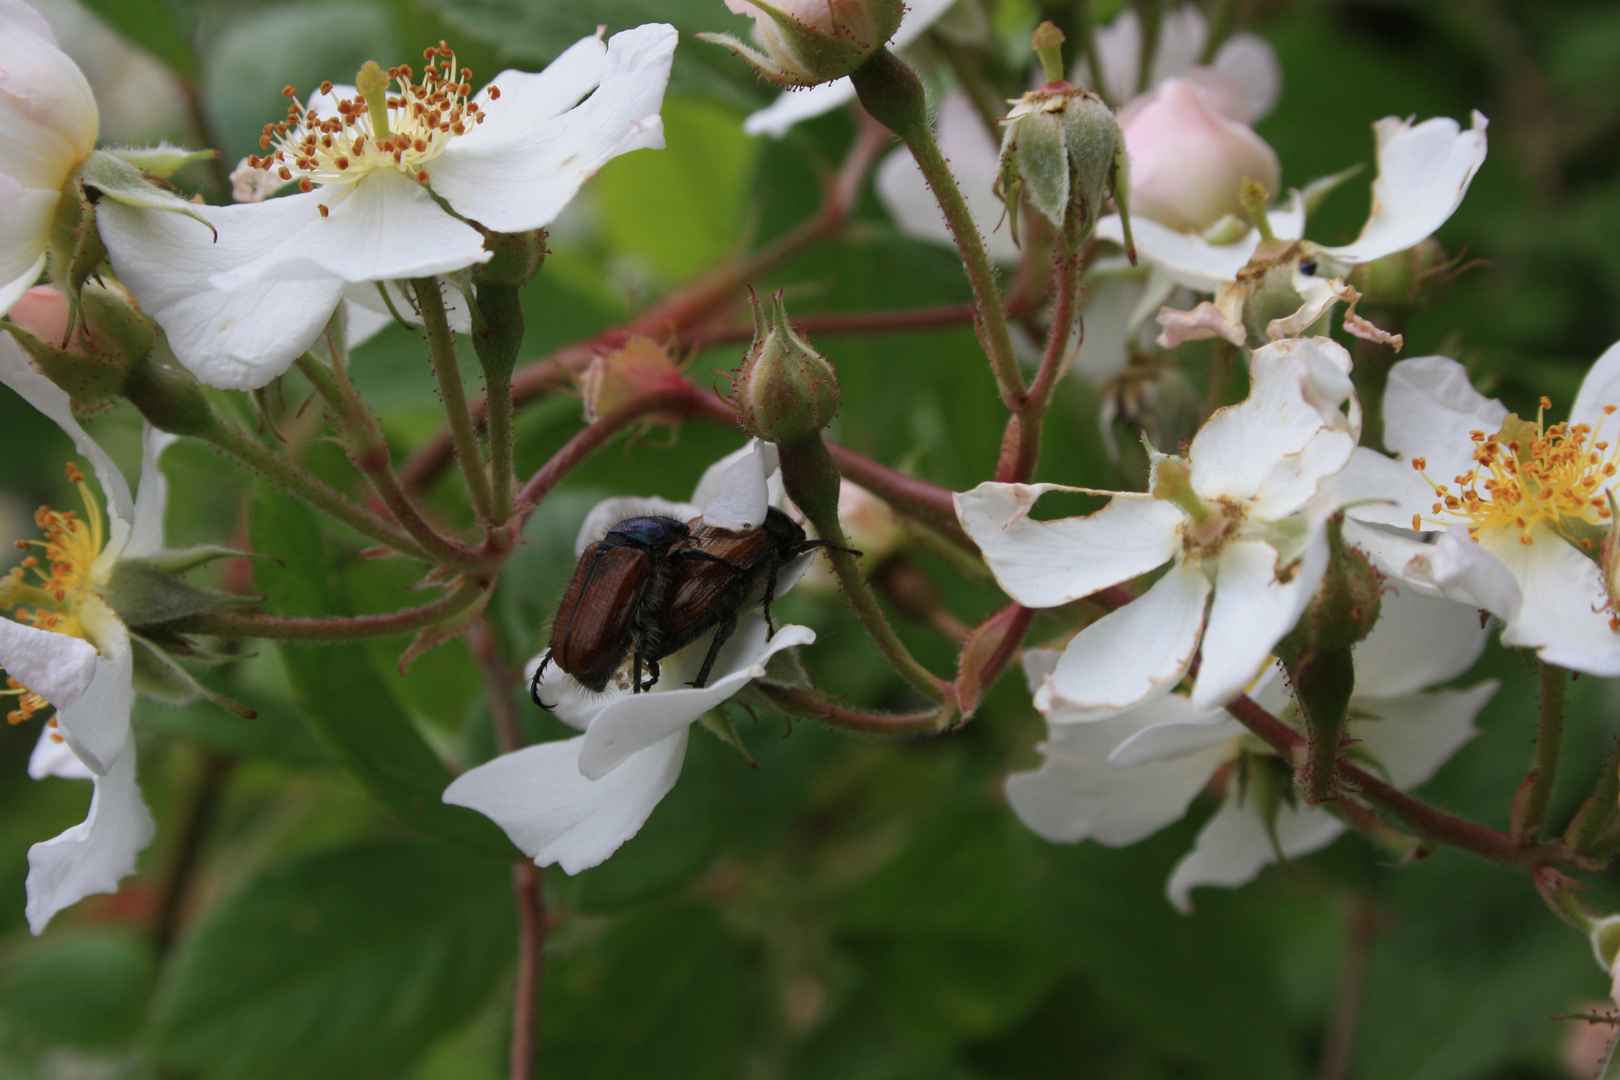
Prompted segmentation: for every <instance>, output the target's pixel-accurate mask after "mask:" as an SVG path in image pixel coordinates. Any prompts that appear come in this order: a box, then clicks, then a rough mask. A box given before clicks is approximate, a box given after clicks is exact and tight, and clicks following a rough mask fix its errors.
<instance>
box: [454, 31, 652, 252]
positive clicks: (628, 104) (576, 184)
mask: <svg viewBox="0 0 1620 1080" xmlns="http://www.w3.org/2000/svg"><path fill="white" fill-rule="evenodd" d="M675 41H676V33H675V28H674V27H672V26H669V25H668V24H666V23H648V24H646V25H643V26H638V27H636V28H635V29H633V30H626V31H624V32H623V33H620V34H614V35H613V37H612V38H611V39H609V41H608V49H607V57H606V59H605V61H604V63H603V69H602V83H601V85H600V86H598V87H597V89H596V91H595V93H593V94H592V95H591V96H590V97H589V98H587V99H586V100H585V101H583V102H582V103H580V104H579V105H578V106H576V107H575V108H573V109H570V110H569V111H568V112H566V113H563V114H562V115H560V116H556V117H554V118H552V119H551V120H548V121H547V122H545V123H544V124H539V125H535V126H533V127H530V128H527V129H526V130H523V131H520V132H515V131H513V130H510V129H508V128H506V127H505V126H504V125H500V126H496V125H495V124H494V121H493V120H491V121H489V122H488V123H485V124H482V125H480V126H478V127H476V128H474V129H473V130H472V131H470V132H468V133H467V134H466V135H463V136H461V137H460V138H459V139H457V140H455V141H454V142H452V143H451V144H450V145H449V146H448V147H447V148H446V149H445V151H444V153H443V154H442V155H440V156H439V157H438V158H437V159H435V160H434V161H433V163H432V168H431V170H430V171H431V173H432V184H433V191H434V193H435V194H437V195H439V196H441V197H443V198H444V199H445V200H446V201H447V202H448V203H449V204H450V206H451V207H452V208H453V209H454V210H455V211H456V213H458V214H460V215H462V216H463V217H466V218H469V219H471V220H473V221H476V222H478V223H480V224H481V225H484V226H485V227H487V228H490V229H493V230H495V231H496V232H523V231H525V230H528V229H538V228H540V227H542V226H544V225H549V224H551V222H552V221H553V220H554V219H555V218H556V216H557V215H558V214H559V213H561V212H562V209H563V207H565V206H567V205H568V203H569V201H570V200H572V199H573V197H574V195H575V193H576V192H578V191H579V189H580V187H581V186H582V185H583V184H584V183H585V181H587V180H589V179H590V178H591V177H592V176H594V175H596V171H597V170H598V169H600V168H601V167H602V166H603V165H605V164H607V163H608V162H609V161H610V160H612V159H613V158H615V157H618V156H619V155H620V154H626V153H629V152H630V151H632V150H640V149H643V148H658V147H662V146H663V145H664V122H663V119H662V118H661V117H660V116H659V115H658V110H659V109H660V107H661V106H662V105H663V101H664V88H665V86H667V85H668V83H669V66H670V61H671V59H672V58H673V56H674V52H675ZM491 128H493V130H486V129H491Z"/></svg>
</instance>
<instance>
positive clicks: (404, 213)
mask: <svg viewBox="0 0 1620 1080" xmlns="http://www.w3.org/2000/svg"><path fill="white" fill-rule="evenodd" d="M277 201H282V202H294V203H295V204H296V205H297V206H298V208H299V213H297V214H295V215H292V216H290V219H289V220H287V224H289V225H290V226H291V231H290V232H289V233H288V234H287V235H285V236H283V237H281V238H280V240H279V242H278V243H276V244H275V246H273V247H271V248H270V249H269V250H267V251H263V252H261V253H259V254H258V255H257V256H256V257H254V258H252V259H249V260H244V261H243V262H241V263H239V264H238V265H236V266H233V267H231V268H230V269H229V270H223V271H220V272H218V273H216V274H214V275H213V276H212V277H211V278H209V284H210V285H212V286H213V287H214V288H216V289H219V290H221V291H224V292H233V291H235V290H237V289H240V288H243V287H244V286H247V285H252V284H256V283H258V282H265V281H303V280H315V281H322V280H328V279H337V280H339V281H345V282H363V281H393V280H399V279H404V278H417V277H428V276H431V275H433V274H444V273H448V272H450V271H452V270H461V269H465V268H466V267H468V266H473V265H475V264H478V263H484V262H488V261H489V259H490V255H491V253H490V252H488V251H485V250H484V237H483V234H482V233H480V232H479V231H478V230H477V229H475V228H473V227H472V226H471V225H468V224H467V223H466V222H464V221H458V220H456V219H455V218H454V217H451V216H450V215H449V214H447V213H445V212H444V210H443V209H441V208H440V207H439V204H438V203H436V202H434V201H433V196H432V195H431V194H430V193H429V192H428V189H427V188H426V187H424V186H423V185H421V184H419V183H417V181H416V180H415V179H414V178H412V177H409V176H406V175H405V174H404V173H402V172H399V171H397V170H394V169H373V170H372V171H371V172H369V173H367V174H366V175H365V176H363V177H361V178H360V179H359V180H358V181H357V182H356V183H355V184H353V185H352V186H351V187H349V188H347V189H340V188H336V187H325V188H317V189H316V190H314V191H311V192H309V193H308V194H306V195H303V196H302V197H299V198H291V199H283V200H277ZM317 204H323V205H326V206H327V207H329V213H328V214H327V215H326V216H325V217H323V216H321V214H320V211H319V210H318V209H317ZM267 205H271V204H267V203H260V204H258V205H257V206H248V207H242V208H241V209H246V210H249V211H252V210H262V209H263V208H264V207H265V206H267Z"/></svg>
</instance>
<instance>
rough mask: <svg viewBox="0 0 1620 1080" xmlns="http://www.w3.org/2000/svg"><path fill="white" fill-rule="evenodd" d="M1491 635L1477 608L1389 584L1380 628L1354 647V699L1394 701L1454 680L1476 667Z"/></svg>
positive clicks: (1405, 585) (1405, 586)
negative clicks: (1422, 594)
mask: <svg viewBox="0 0 1620 1080" xmlns="http://www.w3.org/2000/svg"><path fill="white" fill-rule="evenodd" d="M1488 633H1489V632H1488V630H1487V628H1486V627H1484V626H1481V625H1480V619H1479V610H1478V609H1477V608H1474V607H1470V606H1469V605H1467V604H1459V603H1456V602H1454V601H1451V600H1440V599H1431V598H1428V597H1424V596H1419V595H1417V594H1416V593H1415V592H1414V591H1413V589H1412V587H1411V586H1410V585H1408V584H1406V583H1405V582H1401V581H1393V582H1390V583H1389V585H1388V586H1387V588H1386V590H1385V592H1384V596H1383V604H1382V608H1381V611H1380V614H1379V616H1378V623H1377V625H1375V626H1374V627H1373V628H1372V633H1370V634H1368V635H1367V637H1366V639H1365V640H1364V641H1362V642H1361V643H1360V644H1359V645H1357V646H1356V696H1357V697H1358V698H1366V697H1380V698H1383V697H1393V696H1395V695H1398V694H1412V693H1416V692H1417V691H1419V690H1422V689H1423V688H1424V687H1428V686H1434V685H1437V684H1439V683H1443V682H1450V681H1451V680H1452V679H1455V678H1456V677H1457V676H1459V675H1461V674H1462V673H1463V672H1465V671H1467V670H1468V669H1469V668H1471V667H1473V666H1474V661H1476V660H1478V659H1479V657H1480V654H1481V653H1483V652H1484V651H1485V639H1486V637H1487V636H1488Z"/></svg>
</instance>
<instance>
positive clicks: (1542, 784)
mask: <svg viewBox="0 0 1620 1080" xmlns="http://www.w3.org/2000/svg"><path fill="white" fill-rule="evenodd" d="M1568 685H1569V672H1568V671H1566V670H1564V669H1563V668H1561V667H1558V666H1557V665H1556V664H1548V663H1545V662H1543V663H1542V664H1541V723H1540V726H1539V727H1538V728H1537V730H1536V758H1535V761H1534V762H1533V763H1532V764H1531V766H1530V771H1529V772H1528V773H1527V774H1525V778H1524V782H1523V783H1522V784H1520V785H1519V790H1518V792H1517V794H1515V796H1514V798H1513V814H1512V819H1511V820H1512V824H1511V826H1510V827H1509V828H1510V831H1511V832H1512V834H1513V836H1514V838H1515V839H1517V840H1518V841H1519V842H1520V843H1521V844H1533V843H1535V842H1536V839H1537V837H1539V836H1540V835H1541V826H1542V824H1543V823H1545V821H1546V820H1547V804H1548V803H1549V802H1551V801H1552V793H1553V785H1554V784H1555V783H1557V779H1558V751H1559V750H1560V749H1562V747H1563V744H1564V691H1565V688H1566V687H1567V686H1568Z"/></svg>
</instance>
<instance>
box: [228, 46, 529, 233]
mask: <svg viewBox="0 0 1620 1080" xmlns="http://www.w3.org/2000/svg"><path fill="white" fill-rule="evenodd" d="M422 55H423V58H424V59H425V60H426V61H427V65H426V69H425V70H424V71H423V72H422V78H421V81H420V82H414V81H413V80H414V79H415V78H416V75H415V73H414V72H413V71H412V70H411V66H410V65H409V64H402V65H400V66H399V67H393V68H389V69H388V72H387V79H388V80H391V81H392V82H393V83H394V86H395V92H394V93H391V94H389V93H387V90H386V87H387V83H386V82H383V83H382V84H381V85H382V86H383V89H382V90H379V91H377V94H378V95H386V96H385V98H384V100H385V101H386V112H385V113H384V114H381V115H386V117H387V123H386V125H384V130H382V131H378V130H376V125H374V123H373V113H372V110H371V108H370V105H369V104H368V103H367V100H366V95H365V93H358V94H356V95H355V96H354V97H353V98H347V99H342V100H339V101H338V103H337V115H336V116H329V117H323V116H320V115H318V114H317V112H316V110H314V109H306V108H304V107H303V106H301V105H299V104H298V101H297V91H296V90H294V89H293V88H292V87H291V86H289V87H287V88H286V89H284V90H283V91H282V94H283V95H284V96H286V97H288V98H290V99H292V103H291V104H289V105H288V106H287V119H286V120H283V121H282V122H280V123H277V124H266V125H265V126H264V133H263V135H261V136H260V138H259V148H260V149H262V150H269V151H270V153H269V154H267V155H266V156H264V157H259V156H258V155H253V156H252V157H249V158H248V164H249V165H250V166H252V167H254V168H258V169H266V170H269V171H272V172H275V173H276V174H277V175H279V176H280V177H281V179H283V180H291V179H292V178H293V177H294V176H297V177H298V186H299V188H300V189H302V190H304V191H312V190H314V185H315V184H342V185H350V184H353V183H354V182H355V181H356V180H359V179H360V177H362V176H364V175H365V174H366V173H368V172H370V171H371V170H373V169H383V168H387V169H397V170H398V171H400V172H403V173H405V174H406V175H407V176H411V177H414V178H415V179H416V180H417V181H418V182H419V183H422V184H426V183H427V182H428V172H427V170H426V169H425V168H424V167H423V166H425V165H426V164H427V163H428V162H430V161H432V160H433V159H434V158H436V157H438V156H439V155H440V154H441V153H443V152H444V148H445V147H446V146H447V145H449V143H450V141H451V140H452V139H454V138H455V137H456V136H457V135H465V134H466V133H467V132H468V131H471V130H472V129H473V127H474V126H475V125H477V124H481V123H483V122H484V116H485V114H484V111H483V109H482V108H481V107H480V106H479V104H478V103H477V102H476V101H472V100H470V98H471V95H472V69H471V68H461V69H460V70H459V71H458V70H457V68H456V57H455V54H454V53H453V52H451V51H450V47H449V46H448V45H446V44H445V43H444V42H442V41H441V42H439V44H438V46H437V47H433V48H428V49H425V50H423V53H422ZM366 67H367V68H368V69H370V70H371V71H376V68H375V65H372V64H369V63H368V64H367V65H366ZM364 74H365V72H364V71H363V72H362V75H364ZM377 74H379V75H380V74H381V72H378V73H377ZM321 92H322V93H323V94H330V93H331V92H332V84H331V83H330V82H326V83H322V84H321ZM489 96H490V99H491V100H495V99H496V98H499V97H500V91H499V90H498V89H497V88H495V87H493V86H491V87H490V88H489ZM326 210H327V208H326V207H324V206H323V207H322V208H321V211H322V216H323V217H324V216H326Z"/></svg>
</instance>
